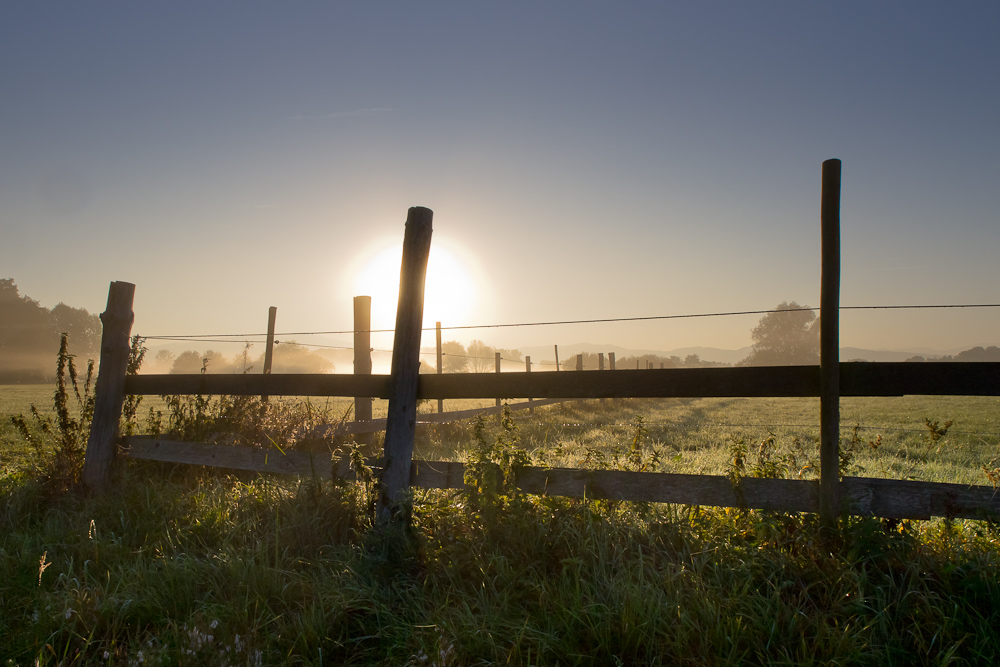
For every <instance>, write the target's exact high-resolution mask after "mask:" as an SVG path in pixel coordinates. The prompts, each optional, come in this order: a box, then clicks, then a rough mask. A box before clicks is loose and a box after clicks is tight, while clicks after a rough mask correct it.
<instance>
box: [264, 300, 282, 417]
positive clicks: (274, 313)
mask: <svg viewBox="0 0 1000 667" xmlns="http://www.w3.org/2000/svg"><path fill="white" fill-rule="evenodd" d="M277 319H278V307H277V306H271V307H270V308H268V309H267V342H266V343H264V375H270V374H271V364H272V362H273V361H274V323H275V322H276V321H277ZM260 400H261V401H263V402H264V403H267V394H261V395H260Z"/></svg>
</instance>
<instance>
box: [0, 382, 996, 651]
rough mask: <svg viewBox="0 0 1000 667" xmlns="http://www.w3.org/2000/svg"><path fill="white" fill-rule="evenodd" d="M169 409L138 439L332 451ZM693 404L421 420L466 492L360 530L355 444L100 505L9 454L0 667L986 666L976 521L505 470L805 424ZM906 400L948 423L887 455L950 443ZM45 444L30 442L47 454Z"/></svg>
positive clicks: (986, 535)
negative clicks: (329, 459)
mask: <svg viewBox="0 0 1000 667" xmlns="http://www.w3.org/2000/svg"><path fill="white" fill-rule="evenodd" d="M67 372H68V366H67ZM71 386H72V383H71V382H70V383H68V384H65V385H64V386H63V389H64V392H66V395H67V396H69V395H70V394H69V392H70V391H71V389H70V387H71ZM85 395H87V392H86V390H83V391H81V399H82V397H84V396H85ZM192 400H193V401H195V402H196V403H195V404H191V403H189V402H182V403H178V406H187V407H183V408H182V407H179V408H178V410H177V411H169V412H167V413H164V414H161V415H159V417H158V419H159V422H158V423H159V428H161V429H163V430H164V431H170V430H171V429H176V430H177V432H179V433H180V432H185V433H186V432H187V431H185V429H190V431H191V433H192V434H194V435H207V436H209V437H211V438H214V439H216V440H218V441H223V442H225V441H232V442H236V441H238V440H239V438H250V437H252V436H256V437H260V436H261V435H265V436H267V437H269V438H272V439H275V440H276V441H279V442H281V443H283V444H284V445H289V446H311V447H319V446H329V447H334V446H338V445H337V443H332V442H326V441H323V442H316V441H309V440H308V438H306V439H305V440H303V434H305V433H308V432H310V429H311V427H312V426H313V425H315V422H316V421H317V420H320V421H321V420H322V419H326V418H327V417H323V416H322V415H319V416H318V413H317V410H316V409H315V408H314V406H309V405H304V406H300V409H299V411H298V412H295V411H294V410H292V408H291V407H287V406H286V408H282V409H281V410H284V412H282V411H278V412H276V413H274V414H271V415H270V416H269V415H268V414H267V413H266V412H264V413H262V412H261V406H260V405H259V404H258V403H254V402H252V401H250V399H247V402H245V403H241V402H237V401H234V400H233V399H223V400H221V401H214V402H210V403H204V404H202V405H200V407H199V405H198V404H197V401H198V399H197V398H194V399H192ZM168 404H169V401H168ZM775 406H776V407H777V408H778V409H779V411H780V410H786V411H787V414H788V420H787V421H786V422H785V423H787V424H795V423H797V422H798V418H799V416H800V415H799V414H795V413H794V411H796V410H799V408H797V407H794V406H790V405H789V404H782V403H780V402H779V403H776V404H775ZM775 406H772V407H775ZM730 407H731V406H730ZM925 407H937V408H938V409H940V408H941V405H934V406H925ZM714 409H715V408H713V407H712V404H710V403H703V402H697V401H688V402H642V401H636V402H616V401H607V402H604V403H598V402H596V401H595V402H590V403H576V404H565V405H563V406H561V407H558V408H555V409H552V410H549V411H544V412H543V411H538V412H537V413H536V416H535V417H533V418H530V419H524V420H514V419H511V418H510V416H509V415H505V416H504V418H502V419H501V420H500V421H499V423H498V421H497V420H495V419H492V418H490V419H481V420H479V421H478V422H476V423H473V424H464V425H461V424H453V425H441V426H436V427H433V428H429V429H426V430H424V431H422V434H421V436H420V438H421V440H420V442H419V443H418V445H419V446H420V447H422V448H423V450H424V451H430V450H434V451H437V452H438V453H440V454H447V455H450V456H454V457H456V458H460V459H462V460H465V461H466V462H467V463H468V464H469V465H468V477H467V480H466V482H467V484H466V488H465V489H464V490H460V491H437V490H434V491H419V490H418V491H415V492H414V494H413V496H412V498H411V499H410V503H409V516H410V519H411V520H410V522H409V523H408V524H405V525H388V526H386V525H380V524H377V523H376V522H374V521H373V512H372V509H373V499H374V498H375V495H376V493H377V489H376V488H375V487H374V486H373V484H372V480H370V479H366V478H365V477H364V473H365V470H364V469H363V467H362V465H361V461H360V459H359V457H358V456H357V455H358V454H359V453H360V450H357V449H354V450H353V453H354V455H355V467H356V469H357V470H358V472H359V473H361V474H360V475H359V480H360V481H350V480H334V481H321V480H318V479H309V478H303V479H288V478H276V477H269V476H261V475H254V474H238V475H237V474H225V473H224V472H221V471H212V470H210V469H202V468H194V467H187V466H175V465H167V464H158V463H153V462H147V461H127V462H126V463H125V465H123V466H122V467H121V468H120V469H119V470H118V473H117V476H116V478H115V483H114V485H113V487H112V489H111V491H110V492H109V493H106V494H103V495H99V496H88V495H86V494H84V493H83V492H82V491H81V490H80V489H79V487H78V486H74V485H73V484H71V483H69V484H65V485H54V484H53V483H52V479H53V477H52V471H53V470H54V468H53V467H52V464H51V460H52V459H50V460H48V461H49V463H46V459H44V458H42V459H40V462H38V463H36V464H35V465H23V466H20V467H16V466H15V467H8V468H7V469H6V470H5V471H4V472H3V473H2V474H0V498H2V501H0V526H2V528H3V530H2V531H0V664H2V663H3V661H6V664H12V665H13V664H19V665H34V664H38V665H199V666H201V665H271V664H288V665H339V664H357V665H477V664H517V665H529V664H530V665H613V664H630V665H658V664H665V665H666V664H670V665H673V664H681V665H744V664H751V665H753V664H788V665H791V664H795V665H799V664H805V665H808V664H845V665H848V664H850V665H853V664H863V665H864V664H873V665H880V664H887V665H888V664H900V663H915V664H935V665H936V664H996V663H997V662H998V661H1000V576H998V575H1000V528H998V527H997V526H996V525H994V524H990V523H985V522H973V521H936V522H909V521H903V522H894V521H880V520H877V519H862V518H852V519H847V520H844V521H843V522H842V524H841V526H840V531H839V532H838V533H837V534H835V535H830V534H829V533H827V532H824V531H823V530H821V528H820V526H819V524H818V522H817V520H816V518H815V517H814V516H812V515H804V514H780V513H768V512H756V511H740V510H718V509H711V508H698V507H684V506H675V505H658V504H653V503H626V502H613V501H593V500H573V499H564V498H551V497H544V496H533V495H526V494H523V493H519V492H518V491H517V489H516V487H515V486H514V485H513V484H512V483H511V473H512V472H513V471H514V470H515V469H516V467H517V466H519V465H522V464H524V463H526V462H528V461H531V462H537V461H548V462H550V463H552V462H561V461H568V462H570V463H572V464H574V465H592V466H598V465H616V466H620V467H623V468H629V469H636V470H639V469H647V470H648V469H659V470H662V469H678V468H683V466H685V465H690V464H691V463H690V462H691V461H692V460H693V459H696V457H698V456H700V455H701V454H700V450H698V449H689V448H688V447H687V444H686V441H685V440H683V439H681V438H680V437H679V436H678V435H677V432H676V430H675V425H676V424H678V423H685V422H686V423H687V424H688V425H689V426H691V425H695V424H700V425H703V430H704V431H705V432H704V433H701V434H700V435H698V434H697V432H696V436H695V438H696V441H697V442H704V447H703V448H704V449H706V450H711V452H712V454H711V457H714V458H708V457H707V455H706V458H704V459H701V462H700V463H695V464H694V465H696V466H705V467H706V468H707V467H711V466H715V469H716V471H717V472H719V473H720V474H724V473H725V471H726V470H730V471H734V472H736V473H738V474H767V475H781V476H789V475H797V474H799V473H800V472H801V467H800V465H799V464H800V463H801V462H802V461H806V460H807V459H808V446H809V445H808V441H807V440H806V439H805V436H801V437H800V441H799V445H800V449H801V452H802V453H800V454H798V456H799V457H800V458H799V459H795V461H794V462H793V461H792V458H790V457H793V456H794V455H796V452H797V451H800V450H799V449H796V447H795V446H794V438H795V437H796V436H795V435H793V434H791V433H790V432H788V431H781V430H779V431H777V432H775V429H774V424H773V423H768V424H767V425H766V426H764V425H763V424H761V425H760V428H761V429H762V430H756V431H755V430H752V428H757V426H754V425H751V426H752V428H750V427H746V429H747V430H740V428H731V429H730V430H729V431H728V433H725V435H724V436H723V434H722V433H716V432H715V431H714V430H712V429H716V428H720V427H719V426H718V424H717V423H716V422H714V421H713V415H714V416H717V415H718V414H721V413H718V412H715V413H713V410H714ZM924 412H925V415H926V416H934V415H937V416H936V417H935V419H937V421H938V423H937V425H936V426H935V427H934V428H935V430H934V431H933V432H936V433H939V434H940V432H941V430H942V428H943V424H944V423H945V422H944V421H943V418H944V417H946V416H947V417H948V418H949V419H950V418H954V419H955V423H954V424H953V425H952V426H951V427H950V429H949V430H948V431H947V432H945V433H944V434H942V435H941V436H940V437H939V438H937V439H936V440H935V439H934V438H933V437H932V435H930V434H931V433H932V429H930V428H929V424H926V423H923V424H920V423H918V424H917V426H921V425H922V426H923V429H924V432H920V431H919V429H914V430H915V431H916V432H915V433H914V434H912V435H913V439H911V440H908V441H903V442H901V443H899V444H897V445H896V449H894V450H893V452H894V453H893V455H892V456H894V457H895V458H897V459H899V460H901V461H904V462H906V463H912V462H917V463H919V460H920V458H921V457H922V456H923V455H924V452H927V453H928V454H927V458H928V459H929V458H930V451H931V450H932V449H936V448H940V449H941V450H942V451H946V449H947V447H948V446H950V445H949V440H950V439H951V438H954V437H955V435H954V434H955V429H956V428H957V427H960V426H961V424H962V418H963V417H962V416H961V415H955V416H952V415H947V414H943V413H942V412H933V413H932V412H928V411H926V410H924ZM136 413H137V417H136V419H139V417H138V414H139V412H138V410H137V411H136ZM753 415H754V413H753V410H752V409H750V408H747V413H746V417H747V419H751V418H753ZM147 417H148V415H147ZM329 417H330V418H337V415H336V414H334V415H332V416H329ZM153 419H154V422H155V421H156V419H157V417H156V415H155V411H154V415H153ZM931 421H932V422H933V421H934V419H932V420H931ZM55 423H56V422H53V424H55ZM75 423H76V427H75V428H77V429H82V428H83V426H82V424H83V422H82V421H79V420H78V421H77V422H75ZM66 424H67V428H69V426H70V425H71V424H70V421H67V422H66ZM607 424H615V426H614V427H613V428H608V427H607ZM602 425H603V426H602ZM908 425H909V423H908ZM29 427H30V425H29ZM223 427H226V428H228V429H229V430H228V432H227V431H225V430H224V429H223ZM744 427H745V426H744ZM741 428H743V427H741ZM794 428H798V427H797V426H796V427H794ZM809 428H811V426H810V427H809ZM199 429H200V430H199ZM70 430H72V429H70ZM696 431H697V430H696ZM58 432H59V429H58V428H54V429H53V430H52V431H51V433H50V434H49V436H50V437H51V438H52V439H53V440H52V441H50V442H49V443H48V445H47V446H42V447H41V449H42V450H43V451H55V450H56V449H57V448H58V443H59V442H60V441H59V440H58V439H57V437H61V435H59V433H58ZM28 434H29V435H31V436H32V437H35V438H42V437H44V436H45V434H44V429H42V430H37V429H36V430H32V429H31V428H29V429H28ZM880 434H881V435H883V438H882V441H881V442H880V443H879V447H878V448H873V447H872V446H871V444H870V442H873V441H874V440H875V438H876V437H877V436H878V435H880ZM22 435H23V434H22ZM845 436H846V437H848V439H850V431H848V432H845ZM5 437H7V438H14V437H16V434H12V433H10V432H8V434H7V435H6V436H5ZM890 437H892V436H891V435H889V431H885V432H884V433H878V432H868V431H859V432H858V436H857V437H856V438H854V440H856V442H851V441H849V442H848V443H847V444H848V445H849V446H850V448H849V451H855V450H857V451H858V452H859V454H858V458H859V459H860V458H861V454H860V453H861V452H864V453H866V454H867V453H868V450H871V451H872V452H875V453H876V454H878V450H879V449H880V448H883V447H884V448H890V445H889V444H887V443H886V440H887V439H888V438H890ZM282 438H284V440H281V439H282ZM697 438H704V440H703V441H698V440H697ZM768 438H773V439H772V440H770V441H768ZM39 442H41V441H40V440H39ZM741 442H742V447H743V449H740V446H741V445H740V443H741ZM765 442H769V443H770V444H768V445H767V447H766V448H761V444H762V443H765ZM928 442H929V443H930V445H929V446H928V444H927V443H928ZM5 446H6V445H5ZM348 447H349V445H348ZM865 448H867V450H866V449H865ZM903 448H905V452H906V455H905V456H902V455H900V454H899V452H901V451H904V450H903ZM887 451H888V450H887ZM882 455H886V454H885V453H884V452H883V453H882ZM737 457H741V458H740V459H739V460H737ZM76 461H77V464H79V457H78V458H77V459H76ZM845 465H846V466H852V465H855V462H854V461H853V460H848V461H846V462H845ZM924 470H925V469H918V472H920V473H922V472H923V471H924ZM805 474H808V471H806V473H805ZM60 479H68V478H66V477H61V478H60Z"/></svg>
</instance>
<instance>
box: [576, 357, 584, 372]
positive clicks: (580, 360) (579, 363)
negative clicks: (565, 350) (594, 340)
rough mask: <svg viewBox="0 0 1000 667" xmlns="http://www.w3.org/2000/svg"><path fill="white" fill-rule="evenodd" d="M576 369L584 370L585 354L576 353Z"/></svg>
mask: <svg viewBox="0 0 1000 667" xmlns="http://www.w3.org/2000/svg"><path fill="white" fill-rule="evenodd" d="M576 370H578V371H582V370H583V355H582V354H578V355H576Z"/></svg>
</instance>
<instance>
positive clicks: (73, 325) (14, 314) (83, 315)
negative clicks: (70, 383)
mask: <svg viewBox="0 0 1000 667" xmlns="http://www.w3.org/2000/svg"><path fill="white" fill-rule="evenodd" d="M64 332H65V333H67V334H69V345H70V351H71V352H72V353H73V354H74V355H77V356H80V357H89V358H93V359H96V358H97V357H98V356H99V354H100V350H101V318H100V316H98V315H93V314H91V313H89V312H87V310H86V309H85V308H73V307H72V306H67V305H66V304H65V303H62V302H59V303H58V304H56V305H55V306H54V307H53V308H45V307H44V306H42V305H41V304H39V303H38V301H36V300H34V299H32V298H30V297H28V296H27V295H22V294H21V293H20V290H19V289H18V287H17V283H15V282H14V279H13V278H0V384H16V383H24V382H45V381H48V380H51V379H52V378H54V377H55V376H54V370H55V364H54V361H53V360H54V359H55V358H56V355H57V354H58V352H59V340H60V336H61V334H62V333H64Z"/></svg>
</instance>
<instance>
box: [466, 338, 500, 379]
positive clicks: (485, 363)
mask: <svg viewBox="0 0 1000 667" xmlns="http://www.w3.org/2000/svg"><path fill="white" fill-rule="evenodd" d="M466 352H468V355H469V368H471V369H472V372H473V373H489V372H490V371H493V370H496V357H495V354H496V350H494V349H493V348H492V347H490V346H489V345H487V344H486V343H484V342H483V341H481V340H474V341H472V342H471V343H469V347H468V348H466Z"/></svg>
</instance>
